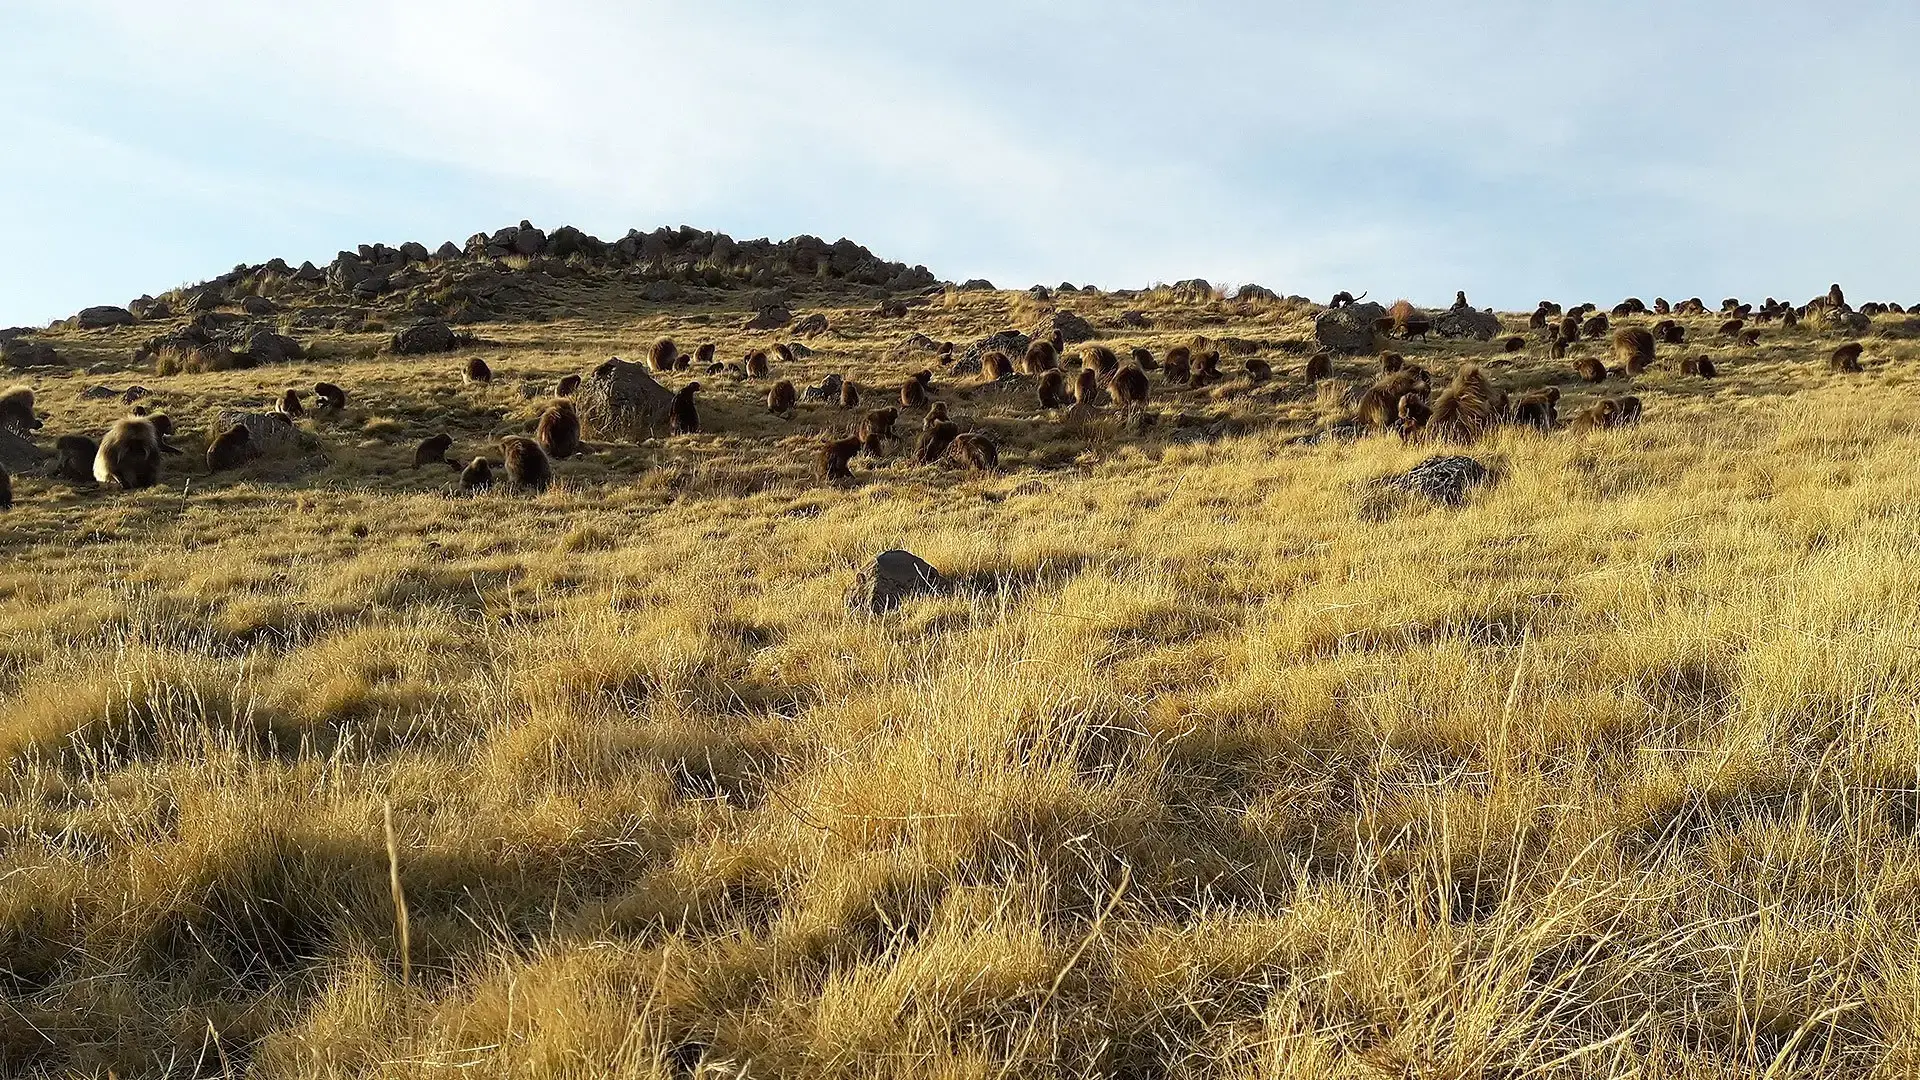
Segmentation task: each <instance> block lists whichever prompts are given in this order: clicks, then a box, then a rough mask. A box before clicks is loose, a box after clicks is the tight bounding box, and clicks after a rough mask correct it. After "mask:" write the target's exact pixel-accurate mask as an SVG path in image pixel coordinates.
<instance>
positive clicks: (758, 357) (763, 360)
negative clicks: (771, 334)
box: [747, 349, 770, 379]
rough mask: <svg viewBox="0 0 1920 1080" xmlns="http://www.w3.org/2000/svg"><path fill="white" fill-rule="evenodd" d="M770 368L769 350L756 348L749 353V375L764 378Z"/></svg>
mask: <svg viewBox="0 0 1920 1080" xmlns="http://www.w3.org/2000/svg"><path fill="white" fill-rule="evenodd" d="M769 370H770V368H769V366H768V363H767V350H765V349H755V350H753V351H752V352H750V353H748V354H747V377H748V378H752V379H763V378H765V377H766V375H767V372H768V371H769Z"/></svg>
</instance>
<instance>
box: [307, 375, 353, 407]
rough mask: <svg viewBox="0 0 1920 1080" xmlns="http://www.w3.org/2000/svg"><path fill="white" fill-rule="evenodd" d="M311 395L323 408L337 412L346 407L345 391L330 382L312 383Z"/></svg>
mask: <svg viewBox="0 0 1920 1080" xmlns="http://www.w3.org/2000/svg"><path fill="white" fill-rule="evenodd" d="M313 397H314V400H315V401H317V402H319V403H320V407H321V408H323V409H331V410H333V411H334V412H339V411H340V410H341V409H344V408H346V407H347V392H346V391H345V390H342V389H340V388H339V387H338V386H335V385H334V384H332V383H330V382H323V383H314V384H313Z"/></svg>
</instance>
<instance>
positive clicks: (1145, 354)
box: [1133, 346, 1160, 371]
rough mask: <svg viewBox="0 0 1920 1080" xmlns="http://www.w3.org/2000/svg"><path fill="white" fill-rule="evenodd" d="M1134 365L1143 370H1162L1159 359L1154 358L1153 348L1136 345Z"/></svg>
mask: <svg viewBox="0 0 1920 1080" xmlns="http://www.w3.org/2000/svg"><path fill="white" fill-rule="evenodd" d="M1133 366H1134V367H1137V368H1139V369H1140V370H1141V371H1158V370H1160V363H1159V361H1157V360H1155V359H1154V358H1153V350H1152V349H1148V348H1143V347H1139V346H1136V347H1135V348H1134V350H1133Z"/></svg>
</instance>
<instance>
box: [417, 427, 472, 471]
mask: <svg viewBox="0 0 1920 1080" xmlns="http://www.w3.org/2000/svg"><path fill="white" fill-rule="evenodd" d="M451 449H453V436H451V435H449V434H447V433H446V432H444V431H443V432H441V433H440V434H438V435H429V436H427V437H426V438H424V439H421V440H420V445H419V446H416V447H414V448H413V467H414V468H416V469H417V468H419V467H420V466H422V465H449V466H452V467H453V468H456V469H457V468H459V467H460V466H458V465H455V464H454V463H453V462H451V461H448V460H447V451H449V450H451Z"/></svg>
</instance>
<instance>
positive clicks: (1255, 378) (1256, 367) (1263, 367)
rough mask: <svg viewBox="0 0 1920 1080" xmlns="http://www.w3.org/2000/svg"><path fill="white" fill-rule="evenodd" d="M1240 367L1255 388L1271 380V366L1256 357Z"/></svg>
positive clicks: (1252, 357)
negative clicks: (1243, 369) (1244, 370)
mask: <svg viewBox="0 0 1920 1080" xmlns="http://www.w3.org/2000/svg"><path fill="white" fill-rule="evenodd" d="M1242 366H1243V367H1244V368H1245V369H1246V372H1247V381H1249V382H1251V383H1253V385H1255V386H1259V385H1260V384H1262V383H1264V382H1266V381H1267V380H1268V379H1271V378H1273V365H1272V364H1269V363H1267V362H1266V361H1265V360H1262V359H1260V358H1259V357H1257V356H1249V357H1247V362H1246V363H1245V364H1244V365H1242ZM1141 378H1142V379H1144V378H1146V376H1145V375H1142V376H1141Z"/></svg>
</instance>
